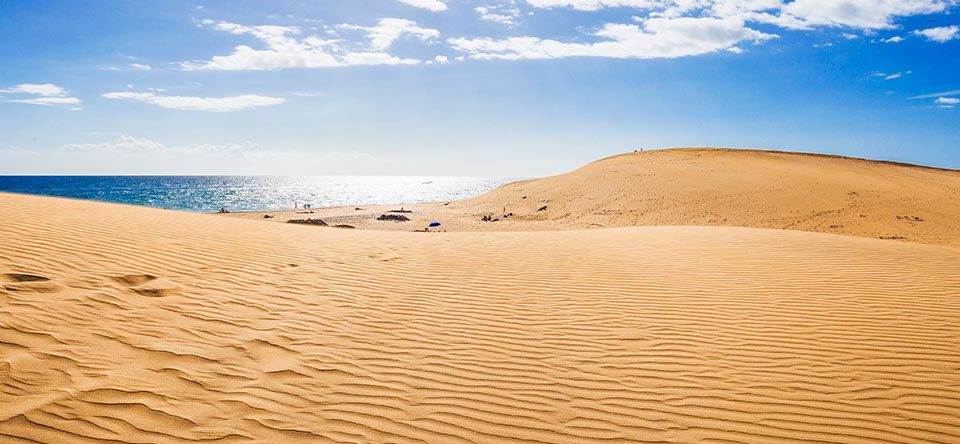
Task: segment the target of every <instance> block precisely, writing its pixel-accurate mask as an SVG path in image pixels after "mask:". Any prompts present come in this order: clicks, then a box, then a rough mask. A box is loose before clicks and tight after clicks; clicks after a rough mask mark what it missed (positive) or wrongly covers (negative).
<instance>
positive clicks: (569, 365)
mask: <svg viewBox="0 0 960 444" xmlns="http://www.w3.org/2000/svg"><path fill="white" fill-rule="evenodd" d="M646 155H647V154H646V153H644V154H643V156H646ZM683 156H687V154H686V153H684V154H683ZM683 156H681V157H683ZM765 156H766V155H762V156H760V157H765ZM778 156H779V155H775V156H774V159H776V158H778ZM629 158H630V156H626V157H623V158H613V160H614V161H616V162H620V161H621V160H618V159H629ZM637 158H641V157H637ZM697 159H698V158H697V157H696V156H694V157H693V158H692V159H691V160H690V161H691V162H697V161H698V160H697ZM805 159H806V158H805ZM809 161H811V162H815V161H819V160H809ZM678 162H680V161H679V160H678ZM843 162H846V160H844V161H843ZM594 165H597V164H594ZM627 165H631V164H630V163H629V162H628V163H627ZM866 165H868V166H869V167H871V168H873V167H875V165H872V164H866ZM589 168H591V166H588V167H585V170H587V171H589ZM637 168H638V169H642V168H641V167H637ZM890 168H894V169H895V170H896V168H907V167H898V166H890ZM581 171H582V170H581ZM897 171H899V170H897ZM911 171H913V170H911ZM887 173H889V172H885V173H884V174H887ZM830 174H832V173H829V172H827V173H824V175H825V177H827V176H830ZM889 174H893V173H889ZM903 174H908V173H903ZM909 174H916V175H918V177H923V176H924V175H932V176H931V177H939V176H938V175H944V177H946V179H943V180H944V181H948V180H953V179H952V178H953V177H954V175H951V174H952V173H951V174H948V173H946V172H940V171H936V170H922V169H916V170H915V171H914V172H913V173H909ZM641 177H643V176H641ZM563 178H564V176H558V177H555V178H549V179H543V181H542V182H527V183H525V184H515V185H511V186H509V187H507V188H506V189H503V190H498V191H495V192H493V193H491V194H490V195H487V196H484V197H481V198H478V199H476V200H473V201H469V202H464V203H455V204H451V205H450V206H455V205H456V207H455V208H456V211H472V210H468V209H469V208H481V207H482V205H485V202H487V201H489V200H490V199H494V198H496V197H497V195H498V193H501V194H504V195H506V196H514V195H515V194H519V193H520V192H522V193H525V194H526V195H527V196H528V199H541V198H543V199H550V202H551V203H550V204H548V205H552V206H553V208H554V209H551V210H549V211H551V213H550V217H548V218H545V219H544V220H542V221H536V220H531V221H529V222H532V223H535V224H546V221H547V220H551V218H556V220H558V221H561V222H560V223H561V224H563V223H567V224H569V225H564V226H563V228H567V227H575V226H578V225H577V224H581V223H592V222H588V221H595V220H600V219H596V218H598V217H601V216H603V217H611V216H609V215H599V216H598V215H590V216H584V217H582V218H577V217H573V216H568V217H561V216H562V215H563V214H564V213H565V212H567V211H570V212H571V213H572V209H571V208H570V207H563V206H562V205H564V204H561V203H560V202H562V199H560V198H559V197H558V196H550V197H544V195H543V194H542V193H545V192H546V191H544V190H545V188H543V187H546V186H547V185H544V184H549V183H550V182H549V181H557V182H556V183H557V184H559V183H562V181H563V180H564V179H563ZM718 180H719V179H718ZM744 180H747V178H745V179H744ZM756 180H759V179H756ZM824 180H825V179H824ZM861 180H862V181H863V182H862V183H872V184H874V185H875V187H877V188H871V189H879V187H880V185H879V184H880V183H883V180H886V179H883V180H880V179H870V178H864V179H861ZM903 180H907V179H903ZM918 180H919V179H918ZM927 180H928V185H927V187H929V189H931V190H936V189H938V188H937V187H936V185H935V184H934V183H935V180H934V179H933V178H929V179H927ZM686 183H691V181H688V182H686ZM592 185H593V186H592V187H590V188H602V187H603V186H604V185H603V184H600V183H593V184H592ZM744 186H746V185H744ZM677 187H678V188H679V185H678V186H677ZM912 187H913V188H912ZM915 187H919V185H910V186H904V187H903V188H905V189H914V191H911V192H915V193H919V192H920V189H919V188H915ZM613 188H616V189H620V188H619V186H618V187H613ZM944 188H947V187H946V186H944ZM521 189H522V191H521ZM585 189H586V188H585ZM860 189H861V190H864V188H860ZM926 189H927V188H924V189H923V190H926ZM820 191H823V192H824V193H826V194H825V196H824V199H832V198H838V199H841V200H843V199H846V198H844V197H843V195H841V194H839V193H846V191H845V190H839V191H838V192H837V193H836V195H834V194H830V193H828V192H827V191H828V190H826V189H824V190H820ZM661 192H662V191H657V193H661ZM674 192H678V191H676V190H674ZM651 193H653V192H651ZM782 193H785V194H784V195H787V196H794V195H798V194H799V193H800V192H799V191H796V190H792V191H791V190H790V189H789V187H785V188H784V189H783V190H782ZM944 193H949V191H944ZM601 194H603V191H602V189H601V190H597V191H589V192H587V191H585V192H584V196H586V197H590V196H599V195H601ZM666 194H669V193H666ZM863 196H872V195H871V194H867V193H864V194H863ZM610 199H611V200H610V202H623V201H629V200H630V199H641V197H637V196H631V195H627V194H624V195H617V194H615V193H611V194H610ZM739 199H746V197H740V198H739ZM810 199H811V201H812V200H813V199H814V197H811V198H810ZM872 199H880V197H879V196H877V197H873V198H872ZM875 201H876V200H869V201H868V200H867V198H866V197H864V198H863V200H862V201H861V202H864V203H863V204H862V205H861V207H860V208H862V209H865V210H866V212H867V214H869V215H871V216H868V217H867V218H865V219H870V218H871V217H876V218H878V219H877V220H881V219H879V217H880V216H879V214H880V213H882V212H884V211H886V212H887V213H889V214H893V215H896V214H897V213H906V214H911V215H920V216H922V217H923V219H924V222H923V223H922V224H927V221H930V223H929V224H927V225H921V223H917V226H916V227H921V228H916V227H913V228H911V229H912V230H914V231H909V232H907V231H904V232H907V233H908V234H909V236H911V239H916V238H919V237H922V236H926V237H922V240H924V241H929V242H936V243H944V244H952V245H956V244H957V239H956V238H950V237H949V235H950V233H951V231H950V227H949V226H948V224H947V223H946V222H947V221H946V220H941V219H940V217H941V215H947V216H949V211H955V209H946V208H943V205H942V206H941V207H939V208H938V207H936V206H933V204H930V206H924V205H927V204H926V203H925V202H926V201H924V200H916V201H915V202H916V206H915V207H911V206H910V203H909V202H906V201H903V202H902V203H901V204H902V205H903V207H896V208H889V209H883V208H880V207H873V206H870V205H873V204H872V203H869V202H875ZM654 202H656V201H654ZM738 202H739V201H738ZM954 202H955V201H954ZM598 204H599V203H598ZM509 205H513V206H515V208H518V210H516V212H517V213H519V214H525V213H522V211H524V210H523V209H519V208H521V207H520V205H521V203H513V202H510V203H509ZM535 205H536V204H532V205H530V207H531V208H532V207H533V206H535ZM570 205H572V204H570ZM584 205H585V206H588V205H587V204H584ZM606 205H607V206H608V207H610V208H614V207H613V205H614V204H612V203H607V204H606ZM764 205H766V204H764V203H763V202H762V201H760V203H758V208H764V209H766V208H768V207H766V206H764ZM723 207H724V205H721V204H719V203H711V202H710V201H704V202H700V203H699V204H697V205H694V206H693V208H697V209H696V210H691V212H692V213H691V214H700V212H701V211H706V209H707V208H714V209H716V210H717V211H719V210H720V209H722V208H723ZM0 208H3V211H0V300H2V303H0V442H4V443H6V442H10V443H28V442H69V443H84V442H102V441H118V442H144V443H145V442H184V443H197V442H267V443H280V442H284V443H286V442H304V443H315V442H397V443H400V442H420V443H424V442H427V443H435V442H454V443H457V442H541V443H561V442H564V443H565V442H576V443H581V442H582V443H587V442H603V443H610V442H625V441H653V442H800V441H807V442H841V443H846V442H870V443H875V442H887V443H894V442H896V443H900V442H960V347H958V345H957V344H960V248H956V247H945V246H935V245H924V244H918V243H911V242H894V241H887V240H879V239H868V238H863V237H852V236H839V235H833V234H824V233H811V232H802V231H791V230H770V229H758V228H732V227H690V226H688V227H671V226H661V227H630V228H615V229H603V230H559V231H556V230H555V231H541V232H535V231H525V232H524V231H513V232H456V233H454V232H449V233H413V232H398V231H368V230H338V229H333V228H324V227H312V226H297V225H290V224H271V223H260V222H255V221H251V220H244V219H243V218H230V217H218V216H212V215H199V214H187V213H180V212H174V211H165V210H157V209H149V208H140V207H131V206H124V205H115V204H104V203H95V202H82V201H73V200H64V199H54V198H46V197H33V196H21V195H12V194H0ZM523 208H526V207H523ZM665 208H671V207H670V206H669V205H668V206H666V207H665ZM778 208H779V207H778ZM534 211H535V210H534ZM553 211H557V212H556V213H553ZM730 211H733V210H730ZM770 211H773V210H772V209H771V210H770ZM778 211H779V210H778ZM857 211H862V210H859V209H858V210H851V212H857ZM936 211H939V212H936ZM628 213H629V212H628ZM887 213H884V214H887ZM777 214H779V213H777ZM787 214H789V213H787ZM840 214H841V216H842V215H845V214H846V213H843V212H842V213H840ZM645 217H652V216H645ZM671 217H673V216H671ZM777 217H780V216H773V215H771V216H770V219H769V220H779V219H777ZM784 217H786V216H784ZM944 217H946V216H944ZM798 218H799V216H798ZM602 220H608V219H602ZM611 220H612V219H611ZM671 220H673V219H669V220H667V219H665V220H663V221H662V222H664V223H667V222H670V221H671ZM750 220H761V218H758V219H750ZM764 220H766V219H764ZM844 220H846V219H844ZM852 220H859V216H857V219H852ZM882 220H885V221H886V222H887V223H888V225H889V227H882V226H881V225H880V222H876V223H875V225H870V227H872V228H869V230H876V231H877V232H888V233H898V232H901V231H903V230H902V227H901V226H900V225H898V224H901V223H902V220H898V219H896V218H895V217H894V218H893V219H889V218H886V219H882ZM564 221H566V222H564ZM728 222H736V223H739V220H737V221H731V220H729V217H728ZM507 223H511V224H522V223H527V221H520V220H518V221H515V222H511V221H508V222H507ZM487 224H488V226H489V225H493V224H496V223H487ZM844 226H845V227H847V226H848V225H846V224H844ZM864 227H866V225H864ZM930 227H933V228H930ZM804 228H809V227H806V226H804ZM863 230H868V228H863Z"/></svg>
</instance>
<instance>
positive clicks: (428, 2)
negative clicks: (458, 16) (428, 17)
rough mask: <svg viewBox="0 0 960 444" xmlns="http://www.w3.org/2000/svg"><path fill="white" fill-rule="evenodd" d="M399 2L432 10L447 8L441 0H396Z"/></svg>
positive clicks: (437, 10)
mask: <svg viewBox="0 0 960 444" xmlns="http://www.w3.org/2000/svg"><path fill="white" fill-rule="evenodd" d="M398 1H399V2H400V3H404V4H407V5H410V6H413V7H415V8H422V9H427V10H430V11H433V12H440V11H446V10H447V4H446V3H444V2H443V1H442V0H398Z"/></svg>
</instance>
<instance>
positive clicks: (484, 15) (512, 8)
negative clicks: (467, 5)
mask: <svg viewBox="0 0 960 444" xmlns="http://www.w3.org/2000/svg"><path fill="white" fill-rule="evenodd" d="M473 10H474V12H476V13H477V14H479V15H480V20H486V21H488V22H495V23H500V24H503V25H507V26H516V25H517V21H518V20H519V19H520V8H518V7H517V4H516V1H514V0H511V1H509V2H507V3H501V4H492V5H486V6H477V7H475V8H473Z"/></svg>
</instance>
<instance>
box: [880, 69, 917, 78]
mask: <svg viewBox="0 0 960 444" xmlns="http://www.w3.org/2000/svg"><path fill="white" fill-rule="evenodd" d="M907 74H913V71H904V72H895V73H893V74H886V73H882V72H875V73H873V76H874V77H880V78H882V79H883V80H895V79H899V78H900V77H903V76H905V75H907Z"/></svg>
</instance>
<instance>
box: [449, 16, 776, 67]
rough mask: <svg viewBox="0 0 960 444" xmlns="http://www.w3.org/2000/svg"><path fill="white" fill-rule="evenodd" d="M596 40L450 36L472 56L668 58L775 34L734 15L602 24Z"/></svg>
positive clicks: (696, 53)
mask: <svg viewBox="0 0 960 444" xmlns="http://www.w3.org/2000/svg"><path fill="white" fill-rule="evenodd" d="M594 35H595V36H597V37H600V38H601V39H603V40H602V41H599V42H595V43H565V42H560V41H557V40H549V39H540V38H537V37H512V38H508V39H503V40H493V39H488V38H480V39H462V38H461V39H451V40H449V42H450V44H451V45H452V46H453V47H454V48H455V49H457V50H460V51H463V52H467V53H469V54H470V55H471V58H475V59H549V58H559V57H611V58H640V59H650V58H672V57H684V56H692V55H699V54H706V53H711V52H716V51H721V50H729V49H730V48H733V47H735V46H736V45H737V44H738V43H740V42H744V41H753V42H759V41H763V40H767V39H772V38H775V37H776V36H775V35H771V34H766V33H763V32H760V31H757V30H754V29H750V28H748V27H746V26H745V25H744V23H743V22H742V21H739V20H736V19H718V18H710V17H682V18H651V19H644V20H642V21H641V23H640V24H636V25H634V24H607V25H604V26H603V28H601V29H600V30H599V31H597V32H596V33H594Z"/></svg>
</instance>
